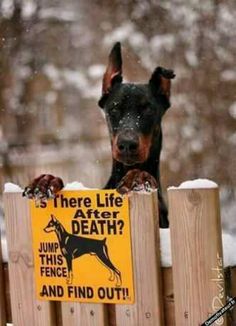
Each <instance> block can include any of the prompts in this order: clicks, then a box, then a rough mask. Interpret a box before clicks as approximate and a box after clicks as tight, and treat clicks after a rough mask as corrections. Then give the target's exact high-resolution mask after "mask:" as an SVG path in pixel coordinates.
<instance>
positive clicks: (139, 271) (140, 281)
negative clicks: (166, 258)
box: [116, 192, 164, 326]
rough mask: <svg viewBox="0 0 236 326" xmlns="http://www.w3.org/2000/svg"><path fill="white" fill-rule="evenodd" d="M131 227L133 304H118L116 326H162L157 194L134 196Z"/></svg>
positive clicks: (132, 196)
mask: <svg viewBox="0 0 236 326" xmlns="http://www.w3.org/2000/svg"><path fill="white" fill-rule="evenodd" d="M130 224H131V236H132V257H133V271H134V291H135V292H134V296H135V303H134V304H133V305H116V325H117V326H123V325H129V326H137V325H142V326H146V325H150V326H152V325H153V326H154V325H155V326H162V325H164V322H163V307H162V291H161V286H160V284H161V269H160V257H159V256H160V254H159V221H158V210H157V193H156V192H152V193H151V194H143V193H133V194H132V195H131V197H130Z"/></svg>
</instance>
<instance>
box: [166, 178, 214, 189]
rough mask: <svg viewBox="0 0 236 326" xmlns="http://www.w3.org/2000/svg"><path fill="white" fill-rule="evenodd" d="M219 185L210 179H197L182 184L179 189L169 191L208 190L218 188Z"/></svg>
mask: <svg viewBox="0 0 236 326" xmlns="http://www.w3.org/2000/svg"><path fill="white" fill-rule="evenodd" d="M217 187H218V185H217V183H215V182H214V181H211V180H208V179H195V180H188V181H184V182H182V183H181V184H180V185H179V187H169V188H168V190H172V189H206V188H217Z"/></svg>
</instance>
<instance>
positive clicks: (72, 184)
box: [63, 181, 91, 190]
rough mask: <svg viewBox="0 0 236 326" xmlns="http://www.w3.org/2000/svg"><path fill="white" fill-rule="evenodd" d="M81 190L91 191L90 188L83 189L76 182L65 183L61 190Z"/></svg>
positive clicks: (79, 183)
mask: <svg viewBox="0 0 236 326" xmlns="http://www.w3.org/2000/svg"><path fill="white" fill-rule="evenodd" d="M83 189H91V188H87V187H85V186H84V185H83V184H82V183H81V182H78V181H73V182H70V183H67V184H66V185H65V187H64V188H63V190H83Z"/></svg>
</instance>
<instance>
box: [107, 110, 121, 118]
mask: <svg viewBox="0 0 236 326" xmlns="http://www.w3.org/2000/svg"><path fill="white" fill-rule="evenodd" d="M109 115H110V116H111V117H113V118H118V117H119V116H120V111H119V110H118V109H111V110H110V111H109Z"/></svg>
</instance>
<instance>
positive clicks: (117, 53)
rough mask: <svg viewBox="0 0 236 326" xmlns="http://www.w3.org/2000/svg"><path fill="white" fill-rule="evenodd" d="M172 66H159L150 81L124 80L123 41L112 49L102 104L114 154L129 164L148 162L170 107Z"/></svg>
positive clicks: (105, 77)
mask: <svg viewBox="0 0 236 326" xmlns="http://www.w3.org/2000/svg"><path fill="white" fill-rule="evenodd" d="M174 77H175V74H174V72H173V71H172V70H167V69H164V68H162V67H157V68H156V69H155V70H154V72H153V74H152V76H151V78H150V80H149V82H148V83H147V84H130V83H122V57H121V46H120V43H116V44H115V45H114V47H113V49H112V50H111V53H110V56H109V62H108V66H107V69H106V72H105V74H104V77H103V86H102V97H101V99H100V101H99V106H100V107H101V108H103V110H104V111H105V115H106V119H107V123H108V127H109V131H110V135H111V143H112V155H113V158H114V159H115V160H117V161H119V162H122V163H123V164H125V165H134V164H137V163H143V162H145V161H146V160H147V159H148V157H149V154H150V148H151V144H152V139H153V137H156V136H157V134H158V133H159V132H160V126H161V118H162V116H163V114H164V113H165V111H166V110H167V109H168V108H169V107H170V88H171V79H172V78H174Z"/></svg>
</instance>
